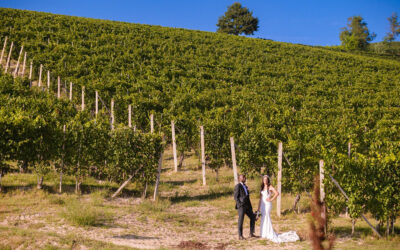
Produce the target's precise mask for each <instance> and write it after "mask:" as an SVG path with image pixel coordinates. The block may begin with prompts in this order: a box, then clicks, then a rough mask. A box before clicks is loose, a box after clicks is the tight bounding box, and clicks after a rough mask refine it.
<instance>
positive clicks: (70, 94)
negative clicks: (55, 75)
mask: <svg viewBox="0 0 400 250" xmlns="http://www.w3.org/2000/svg"><path fill="white" fill-rule="evenodd" d="M69 100H70V101H72V82H69Z"/></svg>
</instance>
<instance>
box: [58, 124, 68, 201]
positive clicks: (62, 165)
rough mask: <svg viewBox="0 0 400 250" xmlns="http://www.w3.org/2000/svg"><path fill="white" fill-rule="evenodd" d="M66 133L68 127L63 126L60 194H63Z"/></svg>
mask: <svg viewBox="0 0 400 250" xmlns="http://www.w3.org/2000/svg"><path fill="white" fill-rule="evenodd" d="M65 131H66V126H65V125H64V126H63V145H62V151H63V153H62V157H61V170H60V184H59V188H58V192H59V193H60V194H61V193H62V178H63V172H64V150H65Z"/></svg>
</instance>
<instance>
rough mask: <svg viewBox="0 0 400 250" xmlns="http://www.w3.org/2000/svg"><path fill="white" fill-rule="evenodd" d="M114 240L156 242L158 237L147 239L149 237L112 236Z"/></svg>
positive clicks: (131, 235) (132, 235)
mask: <svg viewBox="0 0 400 250" xmlns="http://www.w3.org/2000/svg"><path fill="white" fill-rule="evenodd" d="M113 238H115V239H126V240H158V239H159V238H158V237H149V236H140V235H134V234H125V235H118V236H113Z"/></svg>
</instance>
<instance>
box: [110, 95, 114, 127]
mask: <svg viewBox="0 0 400 250" xmlns="http://www.w3.org/2000/svg"><path fill="white" fill-rule="evenodd" d="M111 130H114V99H111Z"/></svg>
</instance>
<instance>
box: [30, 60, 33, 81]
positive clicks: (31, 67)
mask: <svg viewBox="0 0 400 250" xmlns="http://www.w3.org/2000/svg"><path fill="white" fill-rule="evenodd" d="M32 70H33V62H32V61H31V65H30V66H29V81H32Z"/></svg>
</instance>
